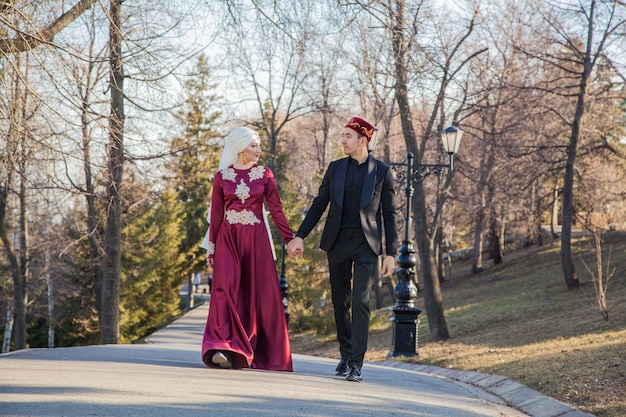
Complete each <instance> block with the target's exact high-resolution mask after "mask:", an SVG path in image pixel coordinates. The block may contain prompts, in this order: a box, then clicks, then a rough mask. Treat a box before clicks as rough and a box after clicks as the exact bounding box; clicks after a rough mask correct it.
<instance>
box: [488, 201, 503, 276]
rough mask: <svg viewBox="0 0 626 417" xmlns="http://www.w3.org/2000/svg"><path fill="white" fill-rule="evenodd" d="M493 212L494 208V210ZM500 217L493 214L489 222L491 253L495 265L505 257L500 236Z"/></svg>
mask: <svg viewBox="0 0 626 417" xmlns="http://www.w3.org/2000/svg"><path fill="white" fill-rule="evenodd" d="M492 212H493V210H492ZM498 223H499V222H498V219H497V217H496V215H495V213H492V214H491V221H490V222H489V255H491V260H492V261H493V264H494V265H498V264H501V263H502V262H503V259H504V254H503V248H502V239H501V238H500V228H499V227H498Z"/></svg>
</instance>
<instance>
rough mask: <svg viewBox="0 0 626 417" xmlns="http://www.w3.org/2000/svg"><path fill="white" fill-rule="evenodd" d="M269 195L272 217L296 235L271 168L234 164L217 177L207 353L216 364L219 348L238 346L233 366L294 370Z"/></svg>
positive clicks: (204, 350)
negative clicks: (268, 217) (266, 217)
mask: <svg viewBox="0 0 626 417" xmlns="http://www.w3.org/2000/svg"><path fill="white" fill-rule="evenodd" d="M264 200H265V201H266V202H267V207H268V208H269V211H270V214H271V216H272V220H273V221H274V224H275V225H276V227H277V228H278V230H279V231H280V234H281V236H282V238H283V240H284V241H285V243H288V242H289V241H291V240H292V239H293V232H292V231H291V229H290V228H289V224H288V223H287V218H286V217H285V213H284V212H283V208H282V205H281V202H280V197H279V195H278V190H277V188H276V182H275V180H274V174H273V173H272V171H271V170H270V169H269V168H265V167H262V166H259V165H256V164H255V165H254V166H253V167H252V168H250V169H245V170H239V169H235V168H234V167H233V166H232V165H231V166H230V167H228V168H226V169H223V170H221V171H218V172H217V174H216V175H215V179H214V181H213V195H212V201H211V217H210V219H211V220H210V227H209V244H208V256H209V257H214V264H213V284H212V287H211V300H210V303H209V315H208V319H207V324H206V328H205V331H204V339H203V340H202V360H203V361H204V363H205V364H206V365H207V366H211V367H212V366H214V365H213V363H212V362H211V358H212V356H213V354H214V353H215V351H217V350H227V351H231V352H233V353H234V355H233V367H234V368H247V367H252V368H255V369H267V370H273V371H292V370H293V367H292V362H291V346H290V343H289V335H288V332H287V323H286V320H285V314H284V310H283V303H282V296H281V293H280V287H279V285H278V274H277V273H276V265H275V264H274V256H273V251H272V246H270V240H269V236H268V230H267V226H266V223H265V221H264V219H263V202H264Z"/></svg>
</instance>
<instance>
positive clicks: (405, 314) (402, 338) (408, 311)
mask: <svg viewBox="0 0 626 417" xmlns="http://www.w3.org/2000/svg"><path fill="white" fill-rule="evenodd" d="M462 135H463V131H461V130H459V129H458V128H456V127H454V126H450V127H448V128H446V129H445V130H443V131H442V132H441V140H442V142H443V147H444V149H445V151H446V153H447V154H448V157H449V163H448V164H415V165H414V164H413V154H412V153H410V152H409V153H408V154H407V157H406V173H398V175H397V178H398V180H400V181H402V180H404V181H405V188H404V195H405V198H406V206H405V211H404V238H403V239H402V246H400V254H399V255H398V257H397V258H396V262H397V264H398V267H397V268H396V270H395V271H394V274H395V275H396V278H397V282H396V287H395V288H394V298H395V299H396V305H395V306H394V307H393V308H392V309H391V310H392V311H393V313H394V317H393V318H392V319H391V320H392V322H393V323H392V329H393V334H392V338H393V350H391V351H390V352H389V354H388V355H387V356H389V357H397V356H417V355H418V353H417V344H418V333H417V330H418V324H419V317H418V316H419V314H420V313H421V312H422V310H420V309H419V308H417V307H416V306H415V299H416V298H417V293H418V289H417V286H416V285H415V279H414V277H415V266H416V265H417V256H416V255H415V249H414V248H413V243H412V242H411V241H410V240H409V230H411V229H412V224H413V219H412V217H411V199H412V197H413V183H414V182H415V183H416V184H419V183H421V182H423V181H424V180H425V179H426V177H427V176H429V175H431V174H433V175H436V176H437V175H439V174H441V173H442V172H443V171H444V170H445V169H449V170H450V171H452V170H453V169H454V155H455V154H456V153H457V152H458V151H459V145H460V144H461V136H462ZM391 165H396V166H397V165H400V164H391Z"/></svg>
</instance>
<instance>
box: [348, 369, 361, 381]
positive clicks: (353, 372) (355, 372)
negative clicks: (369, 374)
mask: <svg viewBox="0 0 626 417" xmlns="http://www.w3.org/2000/svg"><path fill="white" fill-rule="evenodd" d="M362 379H363V377H362V376H361V370H360V369H357V368H352V369H350V373H349V374H348V376H347V377H346V380H347V381H353V382H361V380H362Z"/></svg>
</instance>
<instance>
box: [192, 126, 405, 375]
mask: <svg viewBox="0 0 626 417" xmlns="http://www.w3.org/2000/svg"><path fill="white" fill-rule="evenodd" d="M373 133H374V127H373V126H372V125H371V124H370V123H368V122H367V121H365V120H363V119H361V118H359V117H353V118H351V119H350V120H349V121H348V122H347V123H346V125H345V127H344V129H343V134H342V137H341V145H342V147H343V152H344V154H345V155H346V156H345V157H344V158H341V159H338V160H336V161H333V162H331V163H330V164H329V166H328V168H327V170H326V173H325V175H324V178H323V180H322V183H321V185H320V187H319V192H318V195H317V196H316V197H315V198H314V199H313V202H312V203H311V206H310V208H309V210H308V211H307V214H306V216H305V218H304V220H303V221H302V224H301V225H300V227H299V228H298V231H297V232H296V233H295V235H294V234H293V232H292V230H291V228H290V227H289V224H288V222H287V219H286V217H285V214H284V212H283V208H282V204H281V201H280V197H279V195H278V189H277V187H276V182H275V180H274V176H273V173H272V172H271V170H270V169H269V168H266V167H262V166H260V165H257V162H258V160H259V157H260V156H261V143H260V140H259V137H258V135H257V134H256V133H255V132H254V131H253V130H251V129H248V128H245V127H238V128H235V129H234V130H233V131H231V132H230V133H229V134H228V136H227V137H226V142H225V145H224V149H223V151H222V157H221V161H220V166H219V168H218V172H217V174H216V175H215V179H214V182H213V192H212V198H211V208H210V210H209V224H210V226H209V230H208V232H207V236H206V237H205V241H204V242H203V247H205V248H206V249H207V263H208V264H209V266H211V267H213V286H212V288H211V299H210V304H209V314H208V319H207V324H206V328H205V333H204V338H203V342H202V359H203V361H204V363H205V364H206V365H207V366H209V367H217V368H236V369H239V368H255V369H266V370H274V371H292V370H293V366H292V360H291V347H290V343H289V335H288V331H287V323H286V320H285V315H284V311H283V304H282V298H281V293H280V288H279V285H278V276H277V273H276V267H275V263H274V259H275V254H274V253H273V250H274V249H273V245H272V243H271V240H270V239H271V238H270V235H269V224H268V220H267V216H266V214H265V212H264V210H263V203H266V205H267V207H268V209H269V213H270V215H271V216H272V220H273V221H274V224H275V225H276V227H277V229H278V230H279V231H280V234H281V236H282V238H283V241H284V242H285V243H286V244H287V251H288V253H289V256H290V257H295V256H302V254H303V252H304V244H303V239H305V238H306V237H307V236H308V234H309V233H310V232H311V231H312V230H313V228H314V227H315V226H316V225H317V223H318V222H319V220H320V218H321V217H322V215H323V214H324V212H325V211H326V209H327V208H328V207H329V206H330V208H329V209H328V215H327V217H326V224H325V226H324V230H323V233H322V238H321V242H320V245H319V247H320V248H321V249H322V250H324V251H325V252H326V254H327V258H328V269H329V273H330V286H331V298H332V303H333V307H334V316H335V324H336V327H337V340H338V342H339V352H340V355H341V359H340V361H339V364H338V365H337V368H336V370H335V374H336V375H338V376H341V377H345V378H346V379H347V380H348V381H355V382H359V381H361V379H362V375H361V368H362V366H363V360H364V356H365V352H366V350H367V340H368V332H369V320H370V306H369V302H370V294H371V288H372V283H373V280H374V275H375V274H376V271H377V267H378V258H379V256H381V255H384V258H383V263H382V270H381V273H382V274H383V276H388V275H390V274H391V273H392V272H393V270H394V268H395V256H396V253H397V230H396V216H397V214H396V210H395V207H394V195H395V191H394V188H393V174H392V172H391V169H390V167H389V165H387V164H385V163H383V162H381V161H379V160H377V159H375V158H374V157H372V156H371V155H370V153H369V150H368V144H369V141H370V140H371V139H372V135H373ZM383 235H384V239H383ZM383 242H384V245H383ZM383 246H384V247H383Z"/></svg>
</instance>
